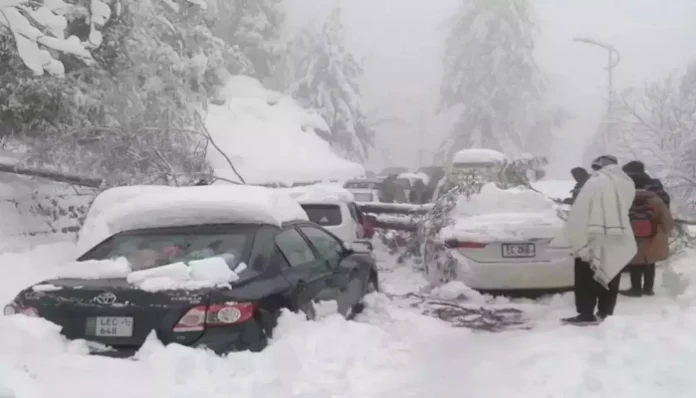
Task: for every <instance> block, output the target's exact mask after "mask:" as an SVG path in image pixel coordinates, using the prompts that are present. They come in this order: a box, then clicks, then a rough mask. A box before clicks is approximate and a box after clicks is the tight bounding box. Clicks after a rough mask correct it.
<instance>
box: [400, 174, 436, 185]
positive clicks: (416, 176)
mask: <svg viewBox="0 0 696 398" xmlns="http://www.w3.org/2000/svg"><path fill="white" fill-rule="evenodd" d="M396 178H403V179H406V180H408V181H409V182H410V183H411V185H413V184H415V183H416V181H418V180H420V181H422V182H423V184H425V185H428V183H429V182H430V177H428V175H427V174H425V173H401V174H399V175H398V176H396Z"/></svg>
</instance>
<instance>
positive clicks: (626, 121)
mask: <svg viewBox="0 0 696 398" xmlns="http://www.w3.org/2000/svg"><path fill="white" fill-rule="evenodd" d="M632 94H638V95H632ZM619 107H620V109H621V110H622V112H623V117H622V120H621V124H622V126H623V128H622V129H621V131H619V133H617V134H619V137H618V138H619V140H615V141H614V144H615V145H617V146H618V147H619V148H618V149H622V150H624V151H626V152H628V153H631V154H632V155H633V157H634V158H636V159H639V160H642V161H643V162H644V163H645V164H646V166H647V167H648V168H649V169H650V171H651V173H653V174H655V175H656V176H657V177H659V178H661V179H662V180H663V183H664V184H665V186H666V188H667V189H668V190H669V192H670V194H671V195H672V196H673V197H674V199H675V204H677V205H678V208H679V210H680V211H683V212H686V213H693V212H694V210H695V209H696V199H694V194H696V64H694V65H692V66H691V67H690V68H688V69H687V71H686V73H685V74H684V75H682V76H681V77H679V78H677V77H675V76H674V75H671V76H669V77H667V78H666V79H664V80H662V81H658V82H654V83H650V84H648V85H646V87H645V88H644V89H643V90H642V91H641V92H639V93H635V92H632V93H627V94H626V95H624V96H622V97H621V99H620V100H619Z"/></svg>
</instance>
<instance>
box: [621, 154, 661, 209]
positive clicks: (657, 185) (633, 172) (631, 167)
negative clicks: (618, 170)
mask: <svg viewBox="0 0 696 398" xmlns="http://www.w3.org/2000/svg"><path fill="white" fill-rule="evenodd" d="M623 171H624V172H625V173H626V174H628V175H629V177H631V178H633V177H632V176H635V177H636V178H638V179H639V180H641V181H643V182H644V184H645V189H646V190H648V191H651V192H655V193H656V194H657V196H659V197H660V199H662V201H663V202H665V204H666V205H667V207H670V202H671V198H670V197H669V194H668V193H667V191H665V187H664V185H662V181H660V180H659V179H657V178H652V177H651V176H650V175H649V174H648V173H647V172H646V171H645V164H644V163H643V162H641V161H640V160H632V161H630V162H628V163H626V164H625V165H624V166H623ZM646 181H647V182H646Z"/></svg>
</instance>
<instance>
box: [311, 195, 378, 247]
mask: <svg viewBox="0 0 696 398" xmlns="http://www.w3.org/2000/svg"><path fill="white" fill-rule="evenodd" d="M298 202H299V203H300V206H302V208H303V209H304V211H305V213H307V217H308V218H309V220H310V221H312V222H313V223H315V224H318V225H320V226H321V227H323V228H324V229H326V230H328V231H329V232H331V233H332V234H334V235H336V237H338V238H339V239H342V240H343V241H344V242H355V241H359V240H364V239H367V231H366V230H365V227H364V225H365V219H364V216H363V214H362V212H361V211H360V209H359V208H358V206H357V205H356V204H355V203H354V202H347V201H343V200H337V199H323V200H298Z"/></svg>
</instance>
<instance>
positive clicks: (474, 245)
mask: <svg viewBox="0 0 696 398" xmlns="http://www.w3.org/2000/svg"><path fill="white" fill-rule="evenodd" d="M445 246H446V247H447V248H448V249H483V248H484V247H486V246H487V245H486V244H485V243H479V242H460V241H458V240H448V241H447V242H445Z"/></svg>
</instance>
